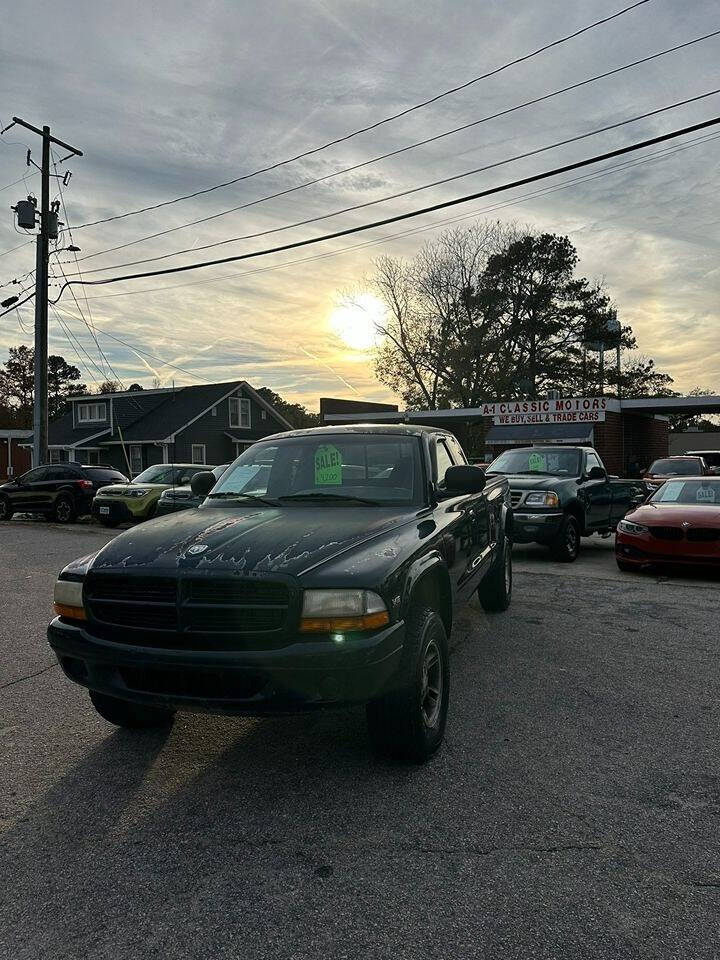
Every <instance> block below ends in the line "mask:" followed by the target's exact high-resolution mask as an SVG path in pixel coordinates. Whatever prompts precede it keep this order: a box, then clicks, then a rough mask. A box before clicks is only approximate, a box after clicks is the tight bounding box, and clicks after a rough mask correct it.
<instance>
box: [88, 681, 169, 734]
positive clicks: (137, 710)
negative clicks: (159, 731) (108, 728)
mask: <svg viewBox="0 0 720 960" xmlns="http://www.w3.org/2000/svg"><path fill="white" fill-rule="evenodd" d="M90 699H91V700H92V704H93V706H94V707H95V709H96V710H97V712H98V713H99V714H100V716H101V717H102V718H103V720H107V721H108V722H109V723H114V724H115V726H116V727H127V728H128V729H130V730H146V729H149V728H150V727H166V726H169V725H170V724H171V723H172V722H173V720H174V719H175V711H174V710H165V709H163V708H162V707H147V706H145V705H143V704H141V703H130V701H129V700H120V699H119V698H118V697H109V696H108V695H107V694H106V693H98V692H97V691H96V690H91V691H90Z"/></svg>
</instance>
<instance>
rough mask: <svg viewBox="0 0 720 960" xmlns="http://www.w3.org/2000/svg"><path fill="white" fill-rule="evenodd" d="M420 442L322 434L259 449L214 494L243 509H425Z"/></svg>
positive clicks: (228, 474) (379, 436) (231, 469)
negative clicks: (253, 503)
mask: <svg viewBox="0 0 720 960" xmlns="http://www.w3.org/2000/svg"><path fill="white" fill-rule="evenodd" d="M419 443H420V441H419V438H417V437H405V436H403V437H395V436H389V435H383V434H319V435H315V436H298V437H288V438H287V439H286V440H282V441H280V442H277V441H276V442H274V443H273V442H267V443H255V444H253V446H252V447H249V448H248V449H247V450H246V451H245V452H244V453H243V454H242V456H240V458H239V459H238V460H236V461H235V463H234V464H232V466H231V467H229V468H228V470H227V472H226V473H225V474H223V476H222V478H221V479H220V480H219V481H218V483H217V485H216V486H215V488H214V489H213V491H212V493H211V494H210V500H212V499H213V498H218V499H219V498H222V499H223V500H224V501H226V502H230V501H231V499H232V495H233V494H236V495H239V501H238V502H239V503H242V502H243V500H245V501H246V498H249V497H257V498H259V497H265V498H266V499H268V500H270V501H271V502H274V503H288V504H290V503H294V504H299V505H303V504H305V503H318V502H323V503H327V504H328V505H339V506H342V505H343V504H349V505H353V504H356V503H363V502H365V503H368V502H369V503H371V504H380V505H391V504H406V505H409V504H421V503H422V502H423V494H422V490H423V484H422V468H421V460H420V446H419Z"/></svg>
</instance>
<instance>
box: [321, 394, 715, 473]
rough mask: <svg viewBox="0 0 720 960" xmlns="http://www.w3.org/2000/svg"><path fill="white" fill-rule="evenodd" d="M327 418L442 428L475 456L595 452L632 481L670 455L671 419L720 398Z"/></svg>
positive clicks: (523, 403)
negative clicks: (514, 451)
mask: <svg viewBox="0 0 720 960" xmlns="http://www.w3.org/2000/svg"><path fill="white" fill-rule="evenodd" d="M378 407H382V409H378ZM321 413H322V417H323V422H324V423H326V424H332V423H353V422H355V423H360V422H364V423H393V422H394V423H421V424H426V425H429V426H430V425H436V426H438V427H442V428H444V429H446V430H451V431H452V432H453V433H456V434H457V435H458V437H459V438H460V439H461V440H462V441H464V443H465V445H466V446H467V447H468V448H469V449H474V450H477V449H478V447H483V449H484V455H485V459H491V458H492V457H494V456H497V454H499V453H501V452H502V451H503V450H507V449H508V448H511V447H523V446H530V445H533V444H547V443H553V444H555V443H557V444H583V445H590V446H593V447H594V448H595V449H596V450H597V452H598V454H599V455H600V458H601V459H602V461H603V462H604V463H605V466H606V467H607V468H608V470H609V471H610V473H613V474H617V475H619V476H627V475H628V474H633V473H635V472H636V471H639V470H643V469H645V468H646V467H648V466H649V465H650V464H651V463H652V461H653V460H656V459H657V458H658V457H664V456H667V455H668V453H669V451H670V443H669V430H668V426H669V421H668V418H669V417H670V416H671V415H672V414H700V415H703V416H704V415H708V414H717V413H720V396H709V397H641V398H639V399H634V400H618V399H616V398H614V397H562V398H553V399H537V400H501V401H497V402H494V403H485V404H482V405H481V406H479V407H463V408H459V409H447V410H418V411H404V412H403V411H400V410H398V409H397V408H395V409H388V405H387V404H367V403H363V402H362V401H357V400H342V401H340V400H331V399H327V398H326V399H324V400H323V401H322V402H321Z"/></svg>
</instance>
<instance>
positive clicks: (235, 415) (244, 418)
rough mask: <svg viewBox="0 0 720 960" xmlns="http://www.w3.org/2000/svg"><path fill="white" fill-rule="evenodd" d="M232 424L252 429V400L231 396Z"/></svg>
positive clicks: (236, 426) (243, 428)
mask: <svg viewBox="0 0 720 960" xmlns="http://www.w3.org/2000/svg"><path fill="white" fill-rule="evenodd" d="M230 426H231V427H235V428H239V429H242V430H249V429H250V401H249V400H246V399H245V398H244V397H230Z"/></svg>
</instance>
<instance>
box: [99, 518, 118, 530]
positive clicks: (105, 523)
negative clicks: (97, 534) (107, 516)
mask: <svg viewBox="0 0 720 960" xmlns="http://www.w3.org/2000/svg"><path fill="white" fill-rule="evenodd" d="M100 524H101V526H103V527H108V528H109V529H110V530H114V529H115V527H116V526H117V525H118V521H117V520H101V521H100Z"/></svg>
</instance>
